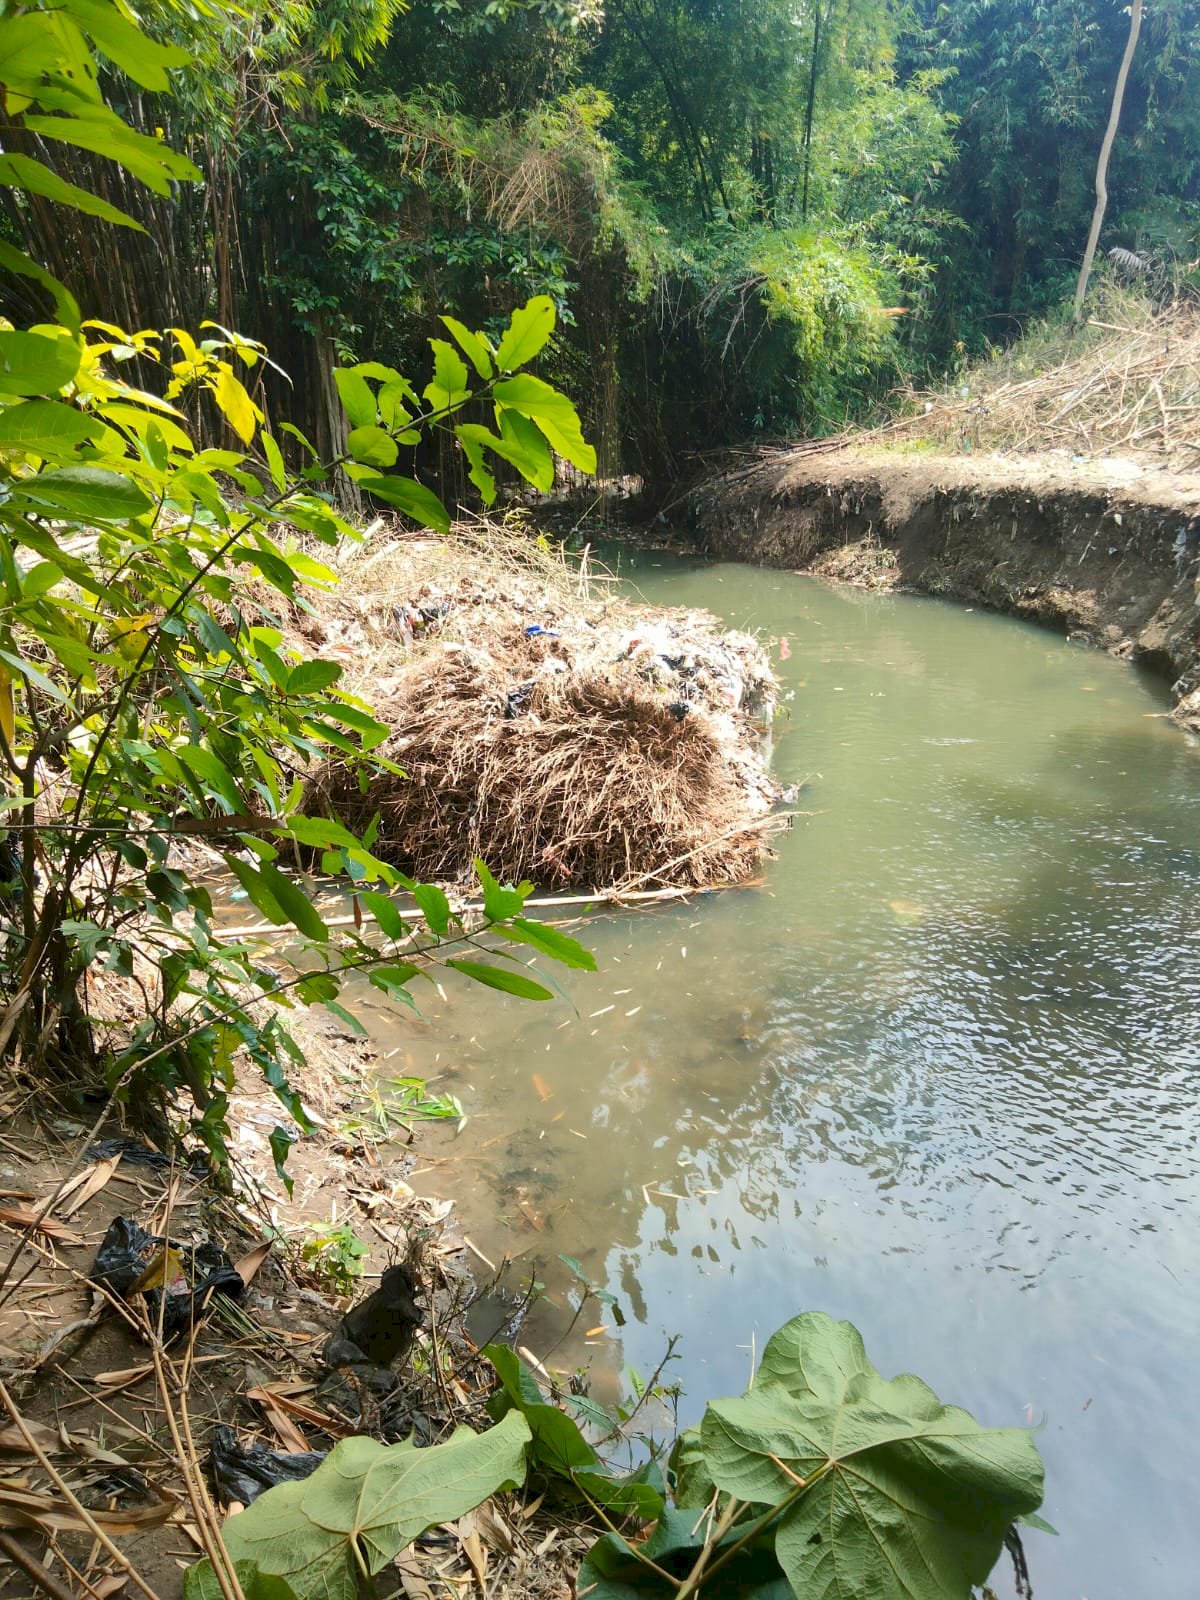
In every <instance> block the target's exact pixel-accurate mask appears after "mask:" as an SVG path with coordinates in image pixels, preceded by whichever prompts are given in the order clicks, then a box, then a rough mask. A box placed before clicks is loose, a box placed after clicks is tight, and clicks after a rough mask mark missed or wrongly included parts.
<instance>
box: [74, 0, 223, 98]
mask: <svg viewBox="0 0 1200 1600" xmlns="http://www.w3.org/2000/svg"><path fill="white" fill-rule="evenodd" d="M62 4H63V8H64V9H65V10H66V11H68V12H70V13H71V15H72V16H74V17H75V18H76V19H77V20H78V21H79V22H80V23H81V24H82V26H83V28H84V29H85V31H86V32H87V33H89V34H90V35H91V37H92V39H93V41H94V42H95V45H96V48H97V49H98V50H100V51H101V52H102V53H103V54H104V55H106V56H107V57H108V59H109V60H110V61H111V62H112V63H113V64H114V66H118V67H120V69H121V71H122V72H124V73H126V74H127V75H128V76H129V77H131V78H132V79H133V81H134V82H135V83H140V84H141V86H142V88H143V89H169V88H170V87H171V80H170V79H169V78H168V77H167V72H166V69H167V68H168V67H185V66H187V64H188V62H189V61H190V60H191V57H190V56H189V55H188V53H187V51H186V50H183V49H181V48H180V47H179V46H178V45H168V44H158V43H157V42H156V41H155V40H154V39H151V38H149V37H148V36H147V35H146V34H144V33H143V32H142V30H141V29H140V28H138V27H136V26H135V25H134V24H133V23H132V22H128V21H126V19H125V18H124V17H123V16H122V15H121V13H120V12H119V11H118V10H117V8H116V6H114V5H111V4H109V3H108V0H62Z"/></svg>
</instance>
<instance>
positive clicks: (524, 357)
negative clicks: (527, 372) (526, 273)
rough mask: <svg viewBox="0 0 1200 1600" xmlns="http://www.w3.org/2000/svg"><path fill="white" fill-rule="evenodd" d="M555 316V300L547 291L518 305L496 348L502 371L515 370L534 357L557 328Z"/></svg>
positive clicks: (497, 360)
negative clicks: (555, 327)
mask: <svg viewBox="0 0 1200 1600" xmlns="http://www.w3.org/2000/svg"><path fill="white" fill-rule="evenodd" d="M554 320H555V311H554V301H553V300H551V298H550V296H549V295H547V294H537V295H534V297H533V299H532V300H529V301H527V302H526V304H525V305H523V306H518V307H517V309H516V310H515V311H514V312H513V314H512V316H511V317H510V319H509V323H508V327H507V329H506V330H505V333H504V337H503V338H502V339H501V341H500V347H499V349H498V350H497V351H496V365H497V366H498V367H499V368H500V370H501V372H513V371H515V370H516V368H517V367H523V366H524V365H525V363H526V362H527V361H532V360H533V358H534V356H536V355H537V354H538V352H539V351H540V350H541V349H542V348H543V347H544V345H545V343H546V341H547V339H549V337H550V335H551V334H552V333H553V332H554Z"/></svg>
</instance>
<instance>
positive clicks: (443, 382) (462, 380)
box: [425, 339, 470, 406]
mask: <svg viewBox="0 0 1200 1600" xmlns="http://www.w3.org/2000/svg"><path fill="white" fill-rule="evenodd" d="M429 348H430V349H431V350H432V351H433V382H432V383H431V384H430V385H429V389H435V390H437V391H438V392H439V398H438V399H437V400H435V401H434V403H435V404H437V405H440V406H454V405H458V404H460V403H461V402H462V401H463V400H465V399H466V397H467V395H468V394H469V392H470V384H469V380H468V377H467V369H466V366H465V365H464V363H463V358H462V357H461V356H460V355H459V353H458V351H457V350H456V349H455V348H454V346H453V345H452V344H447V343H446V341H445V339H430V341H429ZM429 389H426V391H425V392H426V394H427V395H428V394H429ZM431 398H432V396H431Z"/></svg>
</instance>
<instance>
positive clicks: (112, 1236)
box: [89, 1217, 246, 1339]
mask: <svg viewBox="0 0 1200 1600" xmlns="http://www.w3.org/2000/svg"><path fill="white" fill-rule="evenodd" d="M167 1249H170V1250H173V1251H175V1252H176V1254H177V1255H178V1257H179V1260H180V1264H181V1267H182V1272H181V1273H180V1274H177V1275H176V1277H175V1278H174V1280H173V1281H171V1282H169V1283H168V1284H167V1285H166V1287H165V1289H163V1288H154V1289H147V1290H146V1291H144V1293H145V1300H146V1313H147V1316H148V1317H149V1319H150V1325H151V1327H154V1328H157V1327H158V1326H159V1325H160V1318H161V1326H162V1334H163V1338H164V1339H171V1338H174V1336H175V1335H176V1334H177V1333H179V1332H180V1331H181V1330H182V1329H184V1328H190V1327H191V1325H192V1323H193V1322H194V1321H195V1319H196V1317H197V1316H198V1315H199V1314H200V1313H201V1312H202V1311H203V1310H204V1308H205V1307H206V1306H207V1304H208V1302H209V1299H210V1297H211V1296H212V1295H214V1294H223V1295H227V1296H228V1297H229V1299H231V1300H240V1299H241V1298H242V1296H243V1295H244V1294H245V1292H246V1285H245V1284H244V1283H243V1282H242V1280H241V1278H240V1277H239V1276H238V1274H237V1272H236V1271H235V1270H234V1266H233V1263H232V1262H231V1261H230V1259H229V1257H228V1256H227V1255H226V1254H225V1252H224V1250H222V1249H221V1247H220V1245H216V1244H213V1243H212V1241H211V1240H205V1242H204V1243H203V1244H200V1245H190V1244H181V1243H180V1242H179V1241H178V1240H175V1239H167V1238H164V1237H163V1236H162V1235H161V1234H157V1233H147V1232H146V1230H145V1228H143V1227H141V1226H140V1225H139V1224H138V1223H136V1222H134V1221H133V1219H132V1218H131V1217H114V1218H113V1220H112V1221H111V1222H110V1223H109V1225H108V1232H107V1233H106V1234H105V1235H104V1238H103V1239H102V1240H101V1242H100V1248H99V1250H97V1252H96V1259H95V1261H94V1262H93V1263H92V1270H91V1272H90V1274H89V1276H90V1278H91V1281H92V1282H93V1283H95V1284H97V1285H98V1286H99V1287H101V1288H104V1289H108V1290H109V1291H110V1292H111V1293H112V1294H115V1295H118V1296H119V1297H120V1298H121V1299H122V1300H124V1299H126V1298H127V1297H128V1296H129V1295H130V1294H131V1293H132V1292H133V1290H134V1289H135V1288H136V1287H137V1285H138V1283H139V1281H140V1280H141V1279H142V1278H144V1277H145V1276H146V1273H147V1272H148V1270H149V1269H150V1268H151V1267H152V1266H153V1264H154V1261H155V1259H156V1257H160V1256H161V1255H162V1254H163V1252H164V1250H167Z"/></svg>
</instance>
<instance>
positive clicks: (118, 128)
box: [25, 106, 201, 195]
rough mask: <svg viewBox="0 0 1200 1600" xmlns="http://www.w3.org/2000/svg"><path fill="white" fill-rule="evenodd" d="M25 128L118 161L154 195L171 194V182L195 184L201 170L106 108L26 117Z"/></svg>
mask: <svg viewBox="0 0 1200 1600" xmlns="http://www.w3.org/2000/svg"><path fill="white" fill-rule="evenodd" d="M25 126H26V127H27V128H29V129H30V130H31V131H32V132H34V133H39V134H41V136H42V137H43V138H44V139H56V140H58V141H59V142H60V143H63V144H72V145H75V146H77V147H78V148H79V149H80V150H90V151H92V152H93V153H94V154H95V155H101V156H107V157H108V158H109V160H111V161H116V162H119V163H120V165H121V166H123V167H124V168H125V169H126V171H127V172H130V173H131V174H132V175H133V176H134V177H135V178H137V179H138V180H139V181H140V182H141V183H144V184H145V185H146V187H147V188H149V189H153V190H154V192H155V194H162V195H165V194H169V193H170V192H171V184H172V182H173V181H174V182H179V181H181V180H184V179H188V180H191V181H193V182H196V181H198V180H199V179H200V177H201V173H200V169H199V168H198V167H196V166H194V165H193V163H192V162H190V161H189V160H188V159H187V157H186V156H182V155H179V154H178V153H177V152H176V151H174V150H172V149H171V147H170V145H169V144H164V142H163V141H162V140H161V139H152V138H150V137H149V136H148V135H146V134H144V133H136V132H135V131H134V130H133V129H132V128H130V127H129V126H128V125H127V124H126V123H124V122H122V121H121V119H120V117H118V116H116V115H115V114H114V113H113V112H111V111H109V110H108V108H107V107H106V106H87V107H82V108H80V110H79V111H77V112H76V113H75V114H74V115H73V116H70V117H43V116H28V115H27V116H26V118H25Z"/></svg>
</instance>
